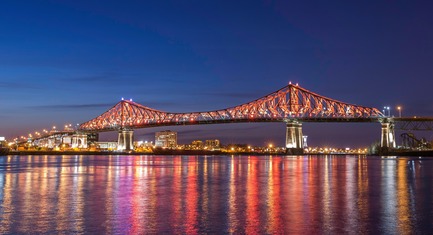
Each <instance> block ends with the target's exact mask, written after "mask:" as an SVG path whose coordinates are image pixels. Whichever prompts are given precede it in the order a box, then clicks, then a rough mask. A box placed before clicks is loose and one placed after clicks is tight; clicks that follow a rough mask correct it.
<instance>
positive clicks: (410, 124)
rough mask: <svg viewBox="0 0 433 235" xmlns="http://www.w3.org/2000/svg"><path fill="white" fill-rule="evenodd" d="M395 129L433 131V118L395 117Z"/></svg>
mask: <svg viewBox="0 0 433 235" xmlns="http://www.w3.org/2000/svg"><path fill="white" fill-rule="evenodd" d="M394 121H395V129H396V130H404V131H431V130H433V118H423V117H421V118H416V117H413V118H394Z"/></svg>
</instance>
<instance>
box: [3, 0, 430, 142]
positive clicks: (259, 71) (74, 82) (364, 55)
mask: <svg viewBox="0 0 433 235" xmlns="http://www.w3.org/2000/svg"><path fill="white" fill-rule="evenodd" d="M432 9H433V4H432V3H431V2H430V1H320V2H319V1H318V2H315V3H309V2H308V1H271V0H267V1H152V2H151V1H138V0H137V1H109V0H107V1H77V0H75V1H33V0H32V1H13V0H10V1H9V0H6V1H2V3H1V5H0V120H1V121H0V136H6V137H7V138H13V137H16V136H19V135H26V134H28V133H29V132H34V131H41V130H42V129H43V128H50V127H51V126H53V125H57V126H62V125H64V124H65V123H74V124H76V123H82V122H84V121H87V120H90V119H92V118H94V117H96V116H97V115H99V114H101V113H103V112H104V111H106V110H107V109H108V108H110V107H111V106H113V105H114V104H116V103H117V102H118V101H119V100H120V99H121V97H125V98H128V99H129V98H132V99H133V100H134V101H135V102H138V103H141V104H143V105H145V106H148V107H151V108H155V109H158V110H163V111H171V112H190V111H208V110H213V109H222V108H227V107H231V106H235V105H238V104H241V103H245V102H248V101H251V100H254V99H256V98H259V97H261V96H263V95H266V94H268V93H270V92H273V91H275V90H278V89H279V88H281V87H283V86H285V85H286V84H288V82H289V81H292V82H298V83H299V84H300V85H301V86H302V87H304V88H306V89H308V90H311V91H313V92H316V93H319V94H321V95H324V96H328V97H331V98H334V99H337V100H341V101H345V102H348V103H354V104H360V105H364V106H371V107H377V108H379V109H382V107H383V106H385V105H389V106H391V108H393V109H394V110H392V112H393V114H394V115H397V112H396V110H395V107H396V106H397V105H401V106H402V107H403V116H414V115H417V116H433V102H432V98H431V91H432V87H433V30H432V29H433V14H432V13H431V12H432V11H431V10H432ZM165 129H171V130H176V131H178V132H179V134H178V135H179V142H180V143H188V142H190V141H191V140H193V139H202V140H204V139H208V138H219V139H221V140H222V142H223V144H228V143H235V142H236V143H247V144H256V145H265V144H267V143H271V142H272V143H274V144H277V145H283V141H284V138H285V125H284V124H283V123H252V124H251V123H246V124H223V125H208V126H186V127H164V128H151V129H141V130H139V131H136V133H135V137H136V140H153V138H154V132H155V131H159V130H165ZM303 131H304V134H306V135H308V136H309V137H308V138H309V139H308V143H309V145H313V146H325V145H334V146H340V147H345V146H346V145H347V146H352V147H359V146H367V145H369V144H370V143H372V142H373V141H376V140H379V138H380V125H379V124H377V123H376V124H310V123H306V124H304V128H303ZM429 135H431V133H429V134H427V136H426V137H429ZM105 138H107V139H115V138H116V137H115V134H112V135H110V134H106V137H105Z"/></svg>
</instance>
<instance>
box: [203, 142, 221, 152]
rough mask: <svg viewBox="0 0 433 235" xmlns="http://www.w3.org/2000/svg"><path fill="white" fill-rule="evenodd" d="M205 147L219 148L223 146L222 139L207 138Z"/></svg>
mask: <svg viewBox="0 0 433 235" xmlns="http://www.w3.org/2000/svg"><path fill="white" fill-rule="evenodd" d="M205 147H206V148H207V149H209V150H219V149H220V148H221V144H220V141H219V140H217V139H215V140H206V141H205Z"/></svg>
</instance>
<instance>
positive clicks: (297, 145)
mask: <svg viewBox="0 0 433 235" xmlns="http://www.w3.org/2000/svg"><path fill="white" fill-rule="evenodd" d="M286 153H287V154H290V155H297V154H304V148H303V136H302V123H301V122H299V121H289V122H287V127H286Z"/></svg>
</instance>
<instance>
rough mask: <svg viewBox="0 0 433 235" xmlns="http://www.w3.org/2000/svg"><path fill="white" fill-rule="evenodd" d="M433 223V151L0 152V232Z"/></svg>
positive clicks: (271, 230)
mask: <svg viewBox="0 0 433 235" xmlns="http://www.w3.org/2000/svg"><path fill="white" fill-rule="evenodd" d="M432 231H433V157H432V158H429V157H423V158H419V157H398V158H393V157H388V158H383V157H365V156H348V155H347V156H333V155H328V156H70V155H68V156H67V155H64V156H57V155H45V156H0V233H1V234H17V233H19V234H30V233H32V234H35V233H36V234H37V233H44V234H45V233H51V234H59V233H61V234H71V233H75V234H82V233H86V234H88V233H96V234H161V233H165V234H173V233H174V234H203V233H214V234H215V233H218V234H227V233H231V234H379V233H380V234H408V233H412V234H413V233H418V234H419V233H426V234H427V233H431V232H432Z"/></svg>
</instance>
